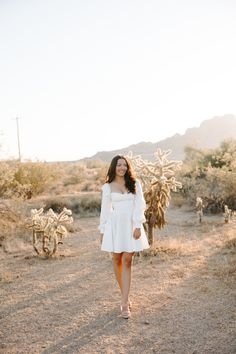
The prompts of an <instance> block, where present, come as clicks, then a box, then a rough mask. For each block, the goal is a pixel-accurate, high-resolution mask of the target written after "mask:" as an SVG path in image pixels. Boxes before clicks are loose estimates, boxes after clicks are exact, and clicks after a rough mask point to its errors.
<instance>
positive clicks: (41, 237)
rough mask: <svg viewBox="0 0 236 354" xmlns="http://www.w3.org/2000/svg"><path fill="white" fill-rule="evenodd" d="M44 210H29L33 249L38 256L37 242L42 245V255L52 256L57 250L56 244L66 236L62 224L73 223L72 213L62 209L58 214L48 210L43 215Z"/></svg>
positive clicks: (65, 230)
mask: <svg viewBox="0 0 236 354" xmlns="http://www.w3.org/2000/svg"><path fill="white" fill-rule="evenodd" d="M43 211H44V209H43V208H41V209H38V210H37V209H31V224H30V225H29V227H30V228H32V230H33V248H34V250H35V252H36V253H37V254H38V255H40V254H41V252H40V251H39V248H38V245H37V244H38V242H40V241H41V243H42V253H43V255H46V256H53V255H54V254H55V253H56V252H57V250H58V244H62V243H63V242H62V238H63V237H66V236H67V229H66V227H65V225H64V224H71V223H72V222H73V218H72V211H71V210H69V209H66V208H64V209H63V210H62V212H61V213H60V214H56V213H55V212H54V211H53V210H52V209H49V210H48V212H47V213H46V214H43Z"/></svg>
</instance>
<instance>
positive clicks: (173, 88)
mask: <svg viewBox="0 0 236 354" xmlns="http://www.w3.org/2000/svg"><path fill="white" fill-rule="evenodd" d="M235 63H236V1H235V0H178V1H176V0H152V1H151V0H116V1H114V0H83V1H82V0H37V1H36V0H21V1H18V0H0V100H1V102H0V132H1V136H0V143H1V145H2V147H1V149H0V150H1V151H0V157H1V158H7V157H15V158H17V157H18V147H17V135H16V120H15V118H16V117H20V120H19V123H20V146H21V153H22V157H23V158H24V159H33V160H35V159H38V160H41V161H44V160H45V161H59V160H76V159H80V158H83V157H86V156H91V155H93V154H95V153H96V152H97V151H101V150H114V149H119V148H124V147H126V146H128V145H131V144H136V143H139V142H141V141H147V142H148V141H150V142H154V143H155V142H158V141H160V140H162V139H165V138H166V137H169V136H172V135H174V134H176V133H180V134H183V133H184V132H185V130H186V129H187V128H191V127H197V126H199V125H200V124H201V122H202V121H204V120H206V119H210V118H212V117H213V116H220V115H224V114H234V115H235V114H236V99H235V97H236V92H235V85H236V64H235ZM170 148H171V147H170Z"/></svg>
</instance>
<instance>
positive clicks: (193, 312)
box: [0, 209, 236, 354]
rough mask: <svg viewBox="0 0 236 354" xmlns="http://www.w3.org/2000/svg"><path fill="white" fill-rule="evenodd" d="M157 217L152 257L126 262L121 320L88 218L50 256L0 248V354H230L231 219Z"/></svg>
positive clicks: (107, 264)
mask: <svg viewBox="0 0 236 354" xmlns="http://www.w3.org/2000/svg"><path fill="white" fill-rule="evenodd" d="M167 219H168V225H167V226H166V227H165V229H164V230H162V231H161V232H159V231H158V233H157V234H158V236H157V237H156V240H157V241H156V242H157V243H156V245H157V247H159V249H158V252H156V256H152V257H150V256H145V254H142V255H141V256H140V257H138V256H135V258H134V262H133V273H132V274H133V277H132V289H131V299H132V302H133V308H132V317H131V318H130V319H129V320H125V319H123V318H121V317H120V310H119V304H120V296H119V291H118V288H117V286H116V283H115V280H114V275H113V269H112V259H111V257H110V255H109V254H108V253H104V252H101V251H100V245H99V240H98V237H99V234H98V231H97V225H98V218H87V219H79V220H78V225H79V227H80V231H78V232H77V233H76V234H71V235H70V236H69V237H68V238H67V239H66V240H65V242H64V244H63V245H62V246H60V252H59V256H58V257H57V258H54V259H43V258H40V257H38V256H36V255H34V253H33V251H32V248H31V245H27V244H24V245H21V246H20V247H19V245H18V246H15V248H14V245H13V246H11V248H10V246H8V252H7V253H5V252H3V251H2V250H1V252H0V264H1V273H0V287H1V292H0V303H1V308H0V353H4V354H5V353H6V354H7V353H27V354H28V353H43V354H51V353H69V354H71V353H84V354H85V353H86V354H90V353H91V354H92V353H107V354H108V353H109V354H113V353H117V354H122V353H130V354H131V353H135V354H137V353H144V354H146V353H147V354H148V353H163V354H164V353H165V354H170V353H178V354H207V353H214V354H233V353H236V312H235V309H236V285H235V284H236V282H235V280H236V270H235V260H236V253H235V252H236V248H235V245H233V243H232V239H233V238H235V236H234V235H235V234H236V222H233V223H231V224H228V225H225V224H224V223H223V220H222V217H205V218H204V220H203V223H202V224H201V225H199V224H198V222H197V220H196V217H195V215H194V213H191V212H185V211H183V210H181V209H178V210H170V211H169V212H168V215H167ZM230 240H231V241H230ZM230 242H231V243H230ZM16 245H17V243H16Z"/></svg>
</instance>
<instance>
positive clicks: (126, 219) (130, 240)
mask: <svg viewBox="0 0 236 354" xmlns="http://www.w3.org/2000/svg"><path fill="white" fill-rule="evenodd" d="M110 197H111V210H110V213H109V215H108V216H107V219H106V223H105V227H104V233H103V240H102V245H101V250H102V251H107V252H115V253H122V252H139V251H142V250H143V249H147V248H149V244H148V240H147V236H146V234H145V231H144V228H143V225H142V223H140V225H138V226H139V227H140V228H141V237H140V238H139V239H138V240H136V239H135V238H134V237H133V232H134V229H135V227H137V225H136V223H135V217H134V215H135V213H134V211H135V209H134V208H135V196H134V195H133V194H132V193H124V194H121V193H111V195H110Z"/></svg>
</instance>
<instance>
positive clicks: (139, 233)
mask: <svg viewBox="0 0 236 354" xmlns="http://www.w3.org/2000/svg"><path fill="white" fill-rule="evenodd" d="M133 236H134V238H135V240H138V239H139V238H140V237H141V229H138V228H136V229H134V233H133Z"/></svg>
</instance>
